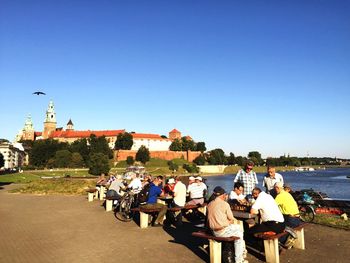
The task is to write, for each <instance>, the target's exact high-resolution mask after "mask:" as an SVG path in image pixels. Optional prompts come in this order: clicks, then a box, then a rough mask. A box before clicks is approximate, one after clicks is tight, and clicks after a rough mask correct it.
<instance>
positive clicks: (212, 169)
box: [197, 165, 227, 174]
mask: <svg viewBox="0 0 350 263" xmlns="http://www.w3.org/2000/svg"><path fill="white" fill-rule="evenodd" d="M197 167H198V168H199V171H200V172H201V173H211V174H214V173H223V172H224V170H225V168H226V167H227V165H198V166H197Z"/></svg>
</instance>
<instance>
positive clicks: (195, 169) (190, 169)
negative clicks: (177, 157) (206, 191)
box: [182, 164, 199, 173]
mask: <svg viewBox="0 0 350 263" xmlns="http://www.w3.org/2000/svg"><path fill="white" fill-rule="evenodd" d="M182 167H183V168H184V169H185V170H186V171H187V172H189V173H198V171H199V169H198V167H197V166H196V165H194V164H193V165H190V164H184V165H183V166H182Z"/></svg>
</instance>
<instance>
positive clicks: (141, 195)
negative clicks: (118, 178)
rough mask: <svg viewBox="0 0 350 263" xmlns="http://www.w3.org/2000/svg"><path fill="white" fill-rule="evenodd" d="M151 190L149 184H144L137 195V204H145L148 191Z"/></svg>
mask: <svg viewBox="0 0 350 263" xmlns="http://www.w3.org/2000/svg"><path fill="white" fill-rule="evenodd" d="M150 189H151V186H150V184H146V185H145V186H144V187H143V188H142V190H141V191H140V192H139V194H138V201H139V204H145V203H146V202H147V200H148V196H149V190H150Z"/></svg>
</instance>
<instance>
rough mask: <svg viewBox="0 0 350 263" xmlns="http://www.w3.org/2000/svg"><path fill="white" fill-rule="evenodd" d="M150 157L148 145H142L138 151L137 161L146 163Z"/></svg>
mask: <svg viewBox="0 0 350 263" xmlns="http://www.w3.org/2000/svg"><path fill="white" fill-rule="evenodd" d="M149 159H150V154H149V150H148V149H147V147H146V146H144V145H142V146H141V147H140V148H139V150H138V151H137V153H136V161H139V162H141V163H143V164H146V163H147V162H148V161H149Z"/></svg>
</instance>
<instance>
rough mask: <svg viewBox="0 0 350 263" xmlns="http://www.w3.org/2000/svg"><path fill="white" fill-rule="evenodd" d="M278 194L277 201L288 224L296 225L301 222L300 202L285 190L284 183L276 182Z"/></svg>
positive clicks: (290, 225)
mask: <svg viewBox="0 0 350 263" xmlns="http://www.w3.org/2000/svg"><path fill="white" fill-rule="evenodd" d="M275 190H276V193H277V196H276V198H275V201H276V203H277V205H278V207H279V209H280V211H281V213H282V214H283V217H284V220H285V223H286V226H289V227H296V226H298V225H300V224H301V221H300V217H299V209H298V204H297V202H295V200H294V198H293V196H292V195H291V194H290V193H288V192H287V191H285V190H284V187H283V183H281V182H277V183H275Z"/></svg>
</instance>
